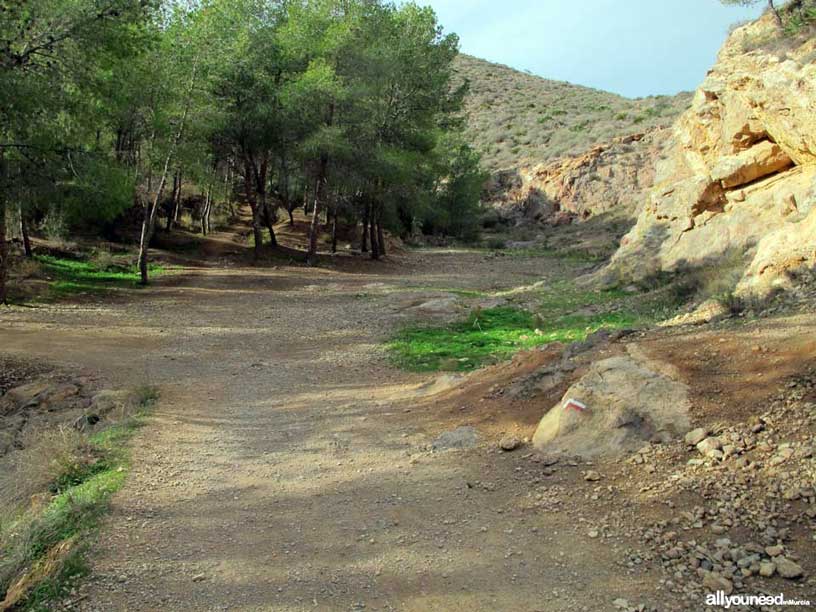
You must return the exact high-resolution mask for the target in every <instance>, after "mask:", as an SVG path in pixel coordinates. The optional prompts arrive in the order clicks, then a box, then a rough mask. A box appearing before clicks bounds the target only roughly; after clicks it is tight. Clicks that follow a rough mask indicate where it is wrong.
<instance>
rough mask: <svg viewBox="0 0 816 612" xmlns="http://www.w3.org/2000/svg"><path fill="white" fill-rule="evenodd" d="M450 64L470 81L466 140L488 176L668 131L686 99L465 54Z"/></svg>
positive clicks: (683, 107)
mask: <svg viewBox="0 0 816 612" xmlns="http://www.w3.org/2000/svg"><path fill="white" fill-rule="evenodd" d="M455 66H456V70H457V73H458V76H459V77H460V78H461V79H466V80H467V81H468V82H469V83H470V93H469V95H468V97H467V99H466V102H465V112H466V115H467V118H468V127H467V134H468V137H469V138H470V141H471V142H472V144H473V145H474V146H475V147H476V149H477V150H478V151H479V152H480V153H481V154H482V160H483V164H484V166H485V168H486V169H487V170H489V171H491V172H495V171H497V170H506V169H509V168H518V167H521V166H529V165H535V164H540V163H543V162H546V161H549V160H552V159H555V158H557V157H562V156H573V155H577V154H580V153H583V152H584V151H586V150H587V149H589V148H590V147H592V146H594V145H596V144H599V143H603V142H606V141H610V140H613V139H615V138H618V137H623V136H628V135H630V134H634V133H643V132H648V131H650V130H651V129H652V128H655V127H658V126H660V127H667V126H669V125H671V124H672V123H673V122H674V120H675V119H676V117H677V116H678V115H679V114H680V113H681V112H682V111H684V110H685V109H686V108H687V107H688V106H689V104H690V102H691V94H690V93H681V94H679V95H677V96H673V97H672V96H654V97H649V98H641V99H636V100H633V99H629V98H624V97H623V96H619V95H616V94H613V93H609V92H605V91H600V90H597V89H591V88H588V87H582V86H580V85H573V84H571V83H565V82H561V81H552V80H548V79H544V78H541V77H538V76H535V75H533V74H527V73H524V72H520V71H518V70H514V69H512V68H510V67H508V66H503V65H500V64H493V63H490V62H487V61H485V60H481V59H478V58H475V57H471V56H468V55H460V56H459V57H458V58H457V60H456V64H455Z"/></svg>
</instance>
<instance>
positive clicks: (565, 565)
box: [2, 252, 649, 612]
mask: <svg viewBox="0 0 816 612" xmlns="http://www.w3.org/2000/svg"><path fill="white" fill-rule="evenodd" d="M408 259H410V262H409V263H410V265H406V266H405V267H404V268H401V267H399V266H396V265H395V264H380V265H379V266H378V265H377V264H372V265H370V266H369V265H367V264H366V265H363V266H361V267H360V268H359V269H357V270H355V271H348V272H339V271H337V270H325V269H307V268H301V267H280V268H277V269H275V268H250V267H240V266H230V265H224V266H221V267H206V266H202V267H199V268H191V269H188V270H186V271H185V272H184V273H183V275H182V276H181V277H176V278H171V277H168V278H165V279H161V280H160V281H159V282H158V283H157V284H156V285H155V286H154V287H153V288H151V289H149V290H147V291H145V292H143V293H140V294H138V295H137V296H135V297H127V298H115V299H112V300H100V301H98V302H96V303H86V304H81V305H70V306H49V307H43V308H39V309H17V310H12V311H10V312H8V313H7V314H4V315H3V319H2V325H3V331H2V339H3V350H4V351H6V352H9V353H11V354H16V355H21V354H25V355H27V356H34V357H37V356H39V357H42V358H44V359H48V360H50V361H53V362H57V363H59V364H64V365H70V366H79V367H82V368H87V369H91V370H94V371H97V372H100V373H101V374H102V376H103V377H105V378H107V379H108V381H109V382H110V383H111V384H115V385H140V384H155V385H158V387H159V388H160V391H161V399H160V403H159V406H158V408H157V409H156V411H155V413H154V416H153V417H152V418H151V419H150V423H149V425H148V426H147V427H146V428H144V429H143V430H142V431H141V432H140V433H139V435H138V436H137V438H136V440H135V442H134V466H133V471H132V473H131V475H130V477H129V480H128V483H127V485H126V486H125V488H124V489H123V490H122V491H121V492H120V493H119V494H117V495H116V497H115V500H114V507H113V511H112V513H111V515H110V517H109V519H108V520H107V523H106V526H105V527H104V529H103V531H102V534H101V537H100V541H99V543H98V545H97V546H96V550H95V551H94V554H93V556H92V558H93V574H92V577H91V579H90V580H89V582H88V584H87V585H86V586H85V587H83V589H82V590H81V591H80V593H79V594H78V597H77V598H76V599H75V605H76V607H79V608H81V609H83V610H88V611H91V610H94V611H96V610H99V611H102V610H104V611H108V610H276V611H278V610H281V611H283V610H363V609H365V610H415V611H428V610H467V611H469V612H472V611H474V610H490V611H502V610H526V611H535V610H606V609H612V608H613V606H612V604H611V602H612V601H613V600H614V599H615V598H616V597H619V596H633V597H635V599H637V597H638V596H639V595H643V594H644V592H645V591H644V590H648V589H649V587H647V586H644V585H643V584H642V582H641V581H640V580H637V581H636V580H633V579H632V578H627V573H626V568H625V567H621V566H620V565H618V564H617V560H619V556H618V552H617V551H616V550H614V548H613V547H610V546H608V545H604V543H602V542H600V541H595V540H587V539H586V538H582V539H581V540H580V541H579V540H577V539H576V537H575V533H576V525H575V524H574V522H573V518H572V516H571V512H570V506H571V505H572V504H579V503H580V501H581V500H580V499H574V498H570V497H569V492H568V491H567V492H564V491H560V490H559V489H558V487H553V488H551V489H549V490H545V489H539V493H538V495H539V497H538V499H539V500H540V499H541V495H542V493H541V491H542V490H543V491H544V495H545V496H546V499H548V500H551V501H552V500H554V504H553V510H551V511H543V510H542V509H541V503H531V499H533V497H532V496H533V488H532V486H531V483H532V482H536V470H538V471H539V472H540V469H541V468H540V467H539V466H538V465H537V464H535V463H534V462H533V461H531V459H530V456H529V455H525V454H524V452H523V451H520V452H517V453H509V454H502V453H500V452H498V451H497V450H495V449H494V448H492V446H488V445H486V444H481V445H480V446H478V447H477V448H475V449H471V450H463V451H449V452H438V453H432V452H430V451H429V450H428V446H429V444H430V442H431V441H432V440H433V437H434V436H435V435H436V434H437V433H438V432H433V431H429V430H428V429H427V428H426V427H425V425H424V424H423V423H422V422H420V420H419V419H417V420H416V421H414V420H412V419H411V413H410V412H408V411H410V409H411V405H412V401H414V400H412V397H415V396H412V393H411V390H412V389H413V388H415V386H416V385H417V384H418V383H420V382H422V381H423V380H427V379H428V378H429V377H427V376H426V377H421V376H418V375H412V374H407V373H404V372H400V371H398V370H395V369H393V368H391V367H390V366H389V365H388V363H387V360H386V359H385V356H384V354H383V352H382V349H381V341H382V340H383V338H384V337H386V336H387V334H388V333H390V331H391V330H393V329H394V328H395V327H396V326H398V325H400V324H401V323H402V322H403V321H404V319H405V317H404V315H403V314H402V313H401V312H400V311H399V309H398V308H397V307H396V306H395V304H398V303H400V300H404V299H408V298H410V297H411V296H416V295H420V294H422V292H423V291H425V292H426V293H427V292H428V291H431V290H432V289H433V288H437V289H444V288H450V287H468V288H481V289H496V288H506V287H512V286H517V285H521V284H528V283H530V282H533V281H535V280H539V279H540V278H541V276H542V262H541V261H540V260H538V261H536V260H512V259H510V258H489V257H485V256H484V255H483V254H475V253H464V252H463V253H444V252H429V253H426V254H422V255H421V256H412V257H411V258H408ZM418 287H422V288H423V289H421V290H420V289H417V288H418ZM429 288H430V289H429ZM437 293H438V292H437ZM555 498H559V499H560V500H561V501H558V500H556V499H555ZM583 529H584V530H585V528H583Z"/></svg>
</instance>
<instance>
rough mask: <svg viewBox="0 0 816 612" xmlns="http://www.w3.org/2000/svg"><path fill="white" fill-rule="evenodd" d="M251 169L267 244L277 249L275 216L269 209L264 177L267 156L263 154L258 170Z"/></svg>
mask: <svg viewBox="0 0 816 612" xmlns="http://www.w3.org/2000/svg"><path fill="white" fill-rule="evenodd" d="M252 169H253V171H254V172H255V191H256V192H257V194H258V207H259V208H260V209H261V215H262V218H263V221H264V225H266V229H267V230H269V244H270V245H271V246H272V247H277V246H278V238H277V236H275V215H274V214H273V212H272V210H270V208H269V202H268V200H267V193H266V192H267V185H266V183H267V180H266V177H267V173H268V170H269V160H268V155H267V154H264V157H263V158H262V160H261V166H260V168H258V167H257V166H256V165H255V164H252Z"/></svg>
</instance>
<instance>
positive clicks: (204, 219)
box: [201, 185, 212, 236]
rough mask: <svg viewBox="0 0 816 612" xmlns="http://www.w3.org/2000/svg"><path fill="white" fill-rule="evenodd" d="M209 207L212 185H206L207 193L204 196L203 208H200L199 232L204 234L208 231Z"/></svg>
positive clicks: (210, 204)
mask: <svg viewBox="0 0 816 612" xmlns="http://www.w3.org/2000/svg"><path fill="white" fill-rule="evenodd" d="M211 208H212V185H208V186H207V193H206V195H205V196H204V208H203V209H202V210H201V234H202V235H204V236H206V235H207V234H209V233H210V210H211Z"/></svg>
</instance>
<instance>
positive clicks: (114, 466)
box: [0, 387, 156, 610]
mask: <svg viewBox="0 0 816 612" xmlns="http://www.w3.org/2000/svg"><path fill="white" fill-rule="evenodd" d="M135 399H136V402H137V405H138V406H139V407H140V412H138V413H137V414H136V415H135V416H132V417H130V418H128V419H126V420H124V421H122V422H120V423H117V424H114V425H112V426H110V427H108V428H106V429H104V430H101V431H99V432H97V433H94V434H92V435H90V436H88V437H87V439H86V444H84V445H83V446H82V448H81V450H78V451H77V453H78V455H77V458H76V461H75V462H72V463H71V465H70V466H68V467H66V469H65V471H64V472H63V473H62V474H60V475H59V477H58V478H57V479H56V480H55V481H54V482H53V483H52V485H51V487H50V492H51V494H52V497H51V499H50V501H49V502H48V503H47V504H46V506H45V507H44V508H43V509H41V510H39V511H36V512H35V511H32V510H27V511H25V512H23V513H22V514H18V515H16V516H12V517H0V594H3V593H5V592H6V590H7V589H8V588H9V587H10V586H11V585H12V584H14V583H15V582H16V581H17V580H18V579H19V578H20V577H21V576H22V575H24V574H25V572H26V571H28V570H30V569H31V568H33V567H36V566H37V564H38V563H42V562H43V560H45V559H46V558H47V557H48V554H49V552H50V551H52V550H54V549H55V547H57V546H59V545H60V544H62V543H65V542H68V541H72V542H73V545H72V546H71V548H70V550H69V552H68V553H67V555H65V557H64V558H62V559H61V560H60V562H59V563H56V564H54V566H53V568H51V570H52V571H50V572H48V574H47V575H46V576H44V577H43V579H42V580H40V581H39V582H38V583H37V584H36V585H34V586H33V587H32V588H31V589H30V590H29V591H28V594H27V595H26V597H25V599H24V600H23V601H22V602H20V603H19V604H18V605H17V607H16V608H15V609H20V610H44V609H48V608H49V602H52V601H54V600H56V599H59V598H62V597H64V596H65V595H66V594H67V593H68V592H69V591H70V590H71V589H72V588H74V586H75V585H76V583H77V581H78V580H79V579H81V578H82V577H83V576H84V575H86V574H87V572H88V564H87V562H86V552H87V548H88V545H89V543H90V542H91V540H92V539H93V537H95V534H96V532H97V529H98V527H99V524H100V521H101V518H102V517H103V516H104V515H105V514H106V512H107V511H108V509H109V506H110V499H111V497H112V495H113V494H114V493H115V492H116V491H118V490H119V489H120V488H121V487H122V485H123V484H124V482H125V478H126V476H127V471H128V468H129V466H130V455H129V449H128V447H127V444H126V443H127V442H128V440H129V439H130V438H131V436H132V435H133V433H134V432H135V431H136V430H137V429H138V428H139V427H140V426H141V425H142V423H143V419H144V414H145V412H144V411H145V409H147V408H148V407H149V406H150V405H152V404H153V403H154V402H155V401H156V392H155V390H153V389H152V388H148V387H145V388H144V389H140V390H137V392H136V396H135Z"/></svg>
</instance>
